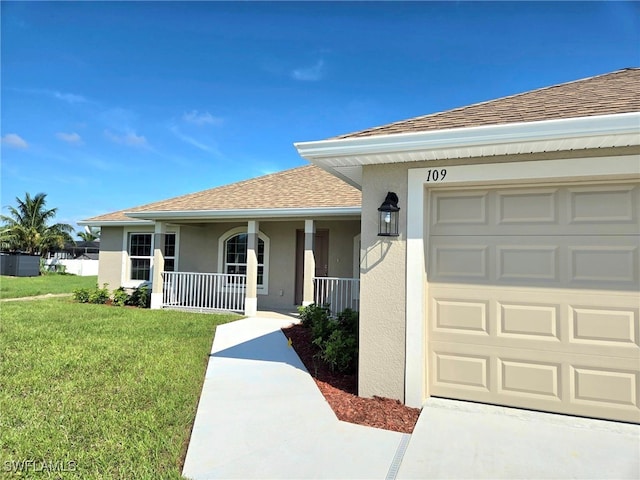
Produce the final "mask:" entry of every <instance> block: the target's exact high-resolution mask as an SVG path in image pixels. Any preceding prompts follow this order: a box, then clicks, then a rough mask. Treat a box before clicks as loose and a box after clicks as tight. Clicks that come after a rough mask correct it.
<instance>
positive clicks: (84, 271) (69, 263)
mask: <svg viewBox="0 0 640 480" xmlns="http://www.w3.org/2000/svg"><path fill="white" fill-rule="evenodd" d="M99 263H100V262H99V261H98V260H89V259H86V258H78V259H75V260H73V259H59V258H48V259H47V260H45V263H44V265H45V268H46V269H47V270H49V271H52V272H55V271H56V269H57V267H56V266H57V265H64V267H65V270H64V271H65V272H66V273H72V274H73V275H80V276H82V277H88V276H91V275H98V264H99Z"/></svg>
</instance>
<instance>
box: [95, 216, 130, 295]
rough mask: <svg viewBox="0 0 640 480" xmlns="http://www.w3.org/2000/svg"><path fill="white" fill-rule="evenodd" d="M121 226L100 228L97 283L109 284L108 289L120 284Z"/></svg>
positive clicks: (113, 288)
mask: <svg viewBox="0 0 640 480" xmlns="http://www.w3.org/2000/svg"><path fill="white" fill-rule="evenodd" d="M123 231H124V229H123V228H122V227H102V228H101V230H100V257H99V261H98V284H99V285H100V286H102V285H103V284H104V283H108V284H109V289H110V290H115V289H116V288H118V287H119V286H120V279H121V278H122V254H123V252H122V235H123Z"/></svg>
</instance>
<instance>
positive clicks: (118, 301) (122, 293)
mask: <svg viewBox="0 0 640 480" xmlns="http://www.w3.org/2000/svg"><path fill="white" fill-rule="evenodd" d="M129 297H130V295H129V294H128V293H127V292H126V290H125V289H124V287H120V288H118V289H116V290H114V291H113V303H112V305H115V306H116V307H123V306H125V305H126V304H127V302H128V301H129Z"/></svg>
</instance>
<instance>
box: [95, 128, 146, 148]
mask: <svg viewBox="0 0 640 480" xmlns="http://www.w3.org/2000/svg"><path fill="white" fill-rule="evenodd" d="M104 134H105V136H106V137H107V138H108V139H109V140H111V141H112V142H114V143H118V144H120V145H127V146H129V147H148V146H149V144H148V143H147V139H146V138H145V137H143V136H142V135H136V134H135V133H132V132H129V133H125V134H124V135H116V134H115V133H113V132H111V131H109V130H105V131H104Z"/></svg>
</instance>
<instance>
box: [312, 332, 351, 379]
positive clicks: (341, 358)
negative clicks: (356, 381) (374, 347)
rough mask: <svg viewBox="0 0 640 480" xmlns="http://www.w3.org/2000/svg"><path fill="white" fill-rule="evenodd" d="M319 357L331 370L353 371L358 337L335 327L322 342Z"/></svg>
mask: <svg viewBox="0 0 640 480" xmlns="http://www.w3.org/2000/svg"><path fill="white" fill-rule="evenodd" d="M320 358H322V360H324V361H325V362H327V363H328V364H329V366H330V367H331V370H337V371H339V372H343V373H346V372H351V371H353V370H354V369H355V366H356V362H357V359H358V338H357V337H356V336H355V335H353V334H351V333H349V332H346V331H344V330H341V329H339V328H336V329H335V330H334V331H333V332H331V335H329V338H328V339H327V340H326V341H325V342H324V343H323V345H322V349H321V353H320Z"/></svg>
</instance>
